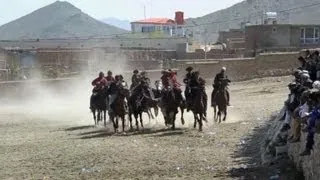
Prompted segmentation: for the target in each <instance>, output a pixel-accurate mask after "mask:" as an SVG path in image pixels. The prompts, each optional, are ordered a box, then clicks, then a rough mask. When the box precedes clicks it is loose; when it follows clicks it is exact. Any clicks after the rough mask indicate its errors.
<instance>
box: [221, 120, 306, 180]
mask: <svg viewBox="0 0 320 180" xmlns="http://www.w3.org/2000/svg"><path fill="white" fill-rule="evenodd" d="M269 123H271V121H270V122H268V123H266V124H264V125H261V126H258V127H256V128H255V129H254V130H253V133H251V134H250V135H249V136H247V137H246V138H242V139H241V142H239V147H238V150H236V151H235V152H234V153H233V154H232V158H233V159H235V162H236V163H237V164H240V166H239V167H233V168H231V169H229V171H228V172H227V173H228V174H227V176H229V177H231V178H234V179H236V178H241V179H248V180H253V179H257V180H263V179H272V178H276V177H277V176H279V178H276V179H281V180H303V179H304V178H303V174H302V173H300V172H298V171H297V170H296V169H295V168H294V166H293V163H292V162H291V161H290V160H289V159H288V158H284V159H281V160H279V161H278V162H276V163H273V164H271V165H263V164H262V162H261V153H260V151H261V146H262V143H265V136H266V133H267V132H268V129H269V127H270V124H269Z"/></svg>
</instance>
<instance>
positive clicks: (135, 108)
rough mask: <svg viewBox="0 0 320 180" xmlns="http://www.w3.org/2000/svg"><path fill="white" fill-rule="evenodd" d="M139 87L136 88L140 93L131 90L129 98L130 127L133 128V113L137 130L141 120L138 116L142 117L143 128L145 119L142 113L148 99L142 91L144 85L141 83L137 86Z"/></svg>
mask: <svg viewBox="0 0 320 180" xmlns="http://www.w3.org/2000/svg"><path fill="white" fill-rule="evenodd" d="M137 88H139V89H136V92H139V93H134V92H131V95H130V97H129V99H128V106H129V122H130V129H131V130H132V129H133V127H132V115H133V116H134V118H135V120H136V126H137V130H139V122H138V118H140V125H141V127H142V128H143V119H142V113H143V112H144V110H145V107H146V106H147V104H146V103H147V101H146V99H145V98H146V97H145V95H144V94H143V93H142V91H143V90H142V87H141V85H139V87H137Z"/></svg>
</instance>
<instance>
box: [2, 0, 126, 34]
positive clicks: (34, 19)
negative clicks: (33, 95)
mask: <svg viewBox="0 0 320 180" xmlns="http://www.w3.org/2000/svg"><path fill="white" fill-rule="evenodd" d="M125 32H126V31H125V30H123V29H120V28H117V27H114V26H111V25H108V24H105V23H102V22H100V21H97V20H95V19H94V18H92V17H90V16H89V15H87V14H85V13H83V12H82V11H81V10H80V9H78V8H76V7H75V6H73V5H72V4H70V3H68V2H61V1H57V2H55V3H53V4H50V5H48V6H45V7H43V8H40V9H38V10H36V11H34V12H32V13H30V14H28V15H26V16H24V17H21V18H19V19H17V20H15V21H12V22H10V23H8V24H5V25H3V26H0V39H1V40H17V39H36V38H64V37H79V36H82V37H83V36H102V35H110V34H119V33H125Z"/></svg>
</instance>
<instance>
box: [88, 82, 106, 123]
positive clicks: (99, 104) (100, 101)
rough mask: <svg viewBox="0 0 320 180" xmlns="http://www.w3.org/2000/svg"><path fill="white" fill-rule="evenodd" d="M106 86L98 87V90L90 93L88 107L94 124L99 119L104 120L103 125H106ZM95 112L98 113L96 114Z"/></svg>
mask: <svg viewBox="0 0 320 180" xmlns="http://www.w3.org/2000/svg"><path fill="white" fill-rule="evenodd" d="M107 98H108V93H107V88H103V89H99V90H98V91H96V92H94V93H93V94H92V97H91V99H90V105H91V107H90V109H91V112H92V114H93V120H94V124H95V126H96V125H98V123H99V121H101V120H102V118H103V120H104V126H106V125H107V121H106V114H107V108H108V106H107ZM96 112H97V113H98V114H97V115H96ZM97 116H98V117H97ZM102 116H103V117H102Z"/></svg>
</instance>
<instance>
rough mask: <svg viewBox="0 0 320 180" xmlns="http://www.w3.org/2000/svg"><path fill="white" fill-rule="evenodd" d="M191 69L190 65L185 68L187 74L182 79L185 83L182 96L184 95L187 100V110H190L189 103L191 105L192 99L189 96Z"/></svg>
mask: <svg viewBox="0 0 320 180" xmlns="http://www.w3.org/2000/svg"><path fill="white" fill-rule="evenodd" d="M192 70H193V68H192V67H188V68H187V69H186V71H187V74H186V76H185V77H184V79H183V82H184V84H185V85H186V89H185V91H184V96H185V97H186V101H187V111H189V110H190V105H191V101H192V98H190V97H191V89H190V81H191V79H192Z"/></svg>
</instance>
